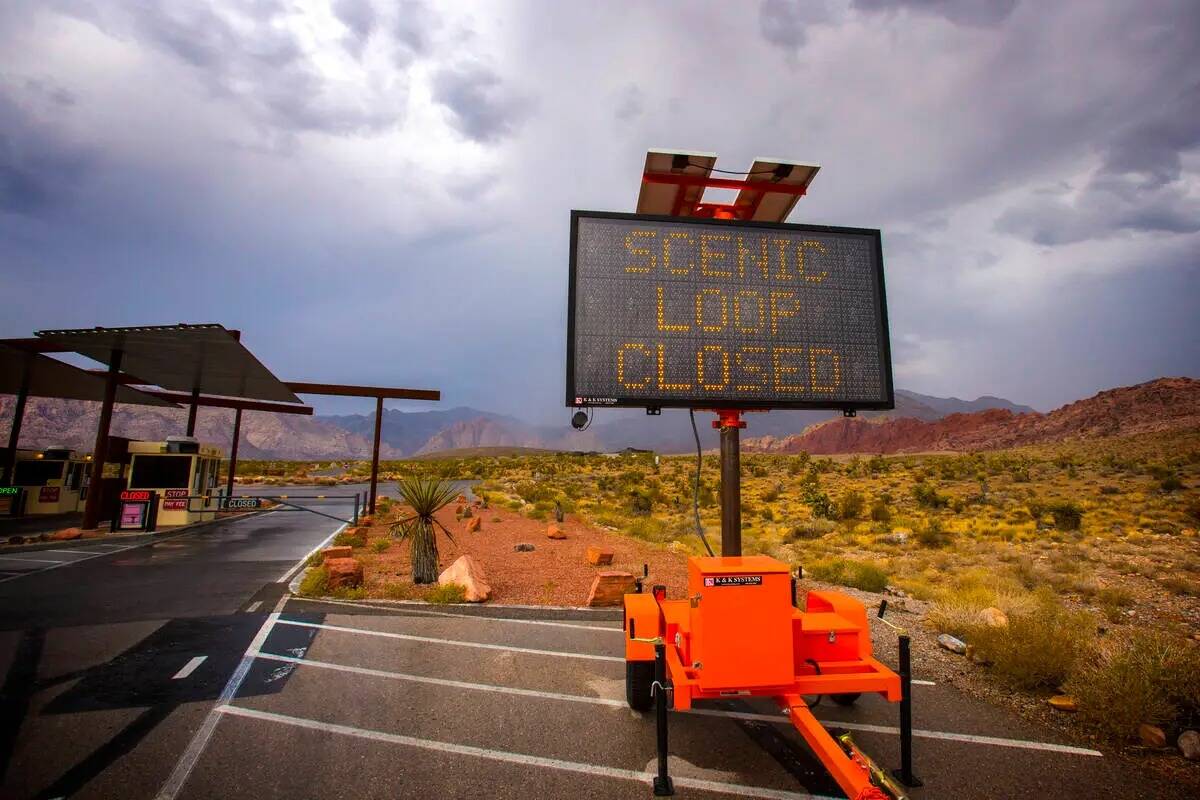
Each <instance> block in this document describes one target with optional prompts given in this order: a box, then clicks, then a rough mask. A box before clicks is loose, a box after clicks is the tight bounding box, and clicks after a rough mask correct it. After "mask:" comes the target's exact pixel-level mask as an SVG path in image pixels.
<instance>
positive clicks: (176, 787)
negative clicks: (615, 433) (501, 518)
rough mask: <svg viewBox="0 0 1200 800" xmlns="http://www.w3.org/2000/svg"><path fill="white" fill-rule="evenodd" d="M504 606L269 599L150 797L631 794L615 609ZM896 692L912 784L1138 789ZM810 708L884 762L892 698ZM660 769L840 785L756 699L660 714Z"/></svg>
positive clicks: (1109, 770)
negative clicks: (497, 611) (912, 728)
mask: <svg viewBox="0 0 1200 800" xmlns="http://www.w3.org/2000/svg"><path fill="white" fill-rule="evenodd" d="M510 613H512V614H516V613H523V614H525V615H526V616H525V618H515V617H497V616H494V614H489V615H483V614H472V613H462V612H457V611H453V612H451V611H437V610H432V609H428V608H409V609H396V608H392V609H387V610H378V609H375V608H371V607H369V606H368V605H365V604H358V605H354V604H331V603H315V602H309V601H304V600H296V599H287V598H283V599H281V601H280V604H279V611H278V612H277V613H273V614H271V615H270V616H269V617H268V618H267V619H266V620H265V621H264V623H263V625H262V627H261V628H260V630H259V631H258V633H257V635H256V636H255V639H254V641H253V642H252V643H251V646H250V647H249V648H248V649H247V653H246V656H245V659H244V662H243V669H242V673H243V674H244V679H242V680H239V677H240V676H239V675H238V674H236V673H235V675H234V678H233V679H232V680H231V682H230V684H229V685H227V686H226V690H225V693H224V696H225V698H226V699H225V700H224V701H223V702H220V703H218V705H216V706H215V707H214V709H213V710H212V712H211V713H210V715H209V718H208V720H206V725H205V726H204V727H202V728H201V729H200V731H199V733H198V734H197V735H196V737H195V738H194V739H193V740H192V742H191V745H190V746H189V748H188V750H187V752H186V753H185V754H184V756H183V757H182V758H181V759H180V761H179V762H178V764H177V766H176V767H175V770H174V772H173V774H172V776H171V777H170V779H169V780H168V781H167V785H166V788H165V790H164V792H163V793H162V794H161V795H160V797H164V798H170V797H183V798H201V797H209V796H212V795H213V794H214V793H221V792H228V793H243V794H252V795H255V796H313V795H316V794H320V795H322V796H325V795H329V796H335V797H342V796H344V797H380V798H383V797H396V796H398V795H400V794H407V793H409V792H412V793H414V794H416V793H420V794H422V795H431V796H441V797H467V796H473V795H476V794H478V793H486V794H488V795H490V796H496V797H513V798H518V797H574V796H583V795H587V796H589V797H597V798H607V797H613V798H633V797H646V796H648V795H649V791H650V790H649V786H648V782H649V776H650V774H651V772H652V770H653V768H654V758H655V740H654V723H653V717H652V715H645V716H643V715H640V714H637V713H635V712H632V711H630V710H629V709H628V708H627V707H626V705H625V702H624V665H623V660H622V645H621V634H620V627H619V625H620V623H619V621H615V620H597V619H594V618H588V619H562V618H558V619H552V618H547V616H548V615H539V616H536V617H532V618H530V617H529V616H528V615H527V612H517V611H513V612H510ZM914 691H915V692H917V694H916V695H915V698H916V720H917V722H916V727H917V728H918V734H917V737H916V752H917V761H916V767H917V773H918V775H919V776H920V777H921V778H922V779H923V780H924V781H925V788H923V789H918V790H915V791H914V792H913V797H915V798H922V797H1046V796H1051V795H1054V796H1060V797H1067V796H1080V797H1083V796H1097V794H1100V795H1103V794H1107V793H1110V792H1111V793H1112V794H1113V795H1120V796H1147V794H1146V793H1145V792H1144V791H1142V790H1141V789H1140V788H1138V787H1137V786H1136V784H1135V782H1134V779H1133V776H1130V775H1128V774H1127V773H1126V772H1123V771H1122V770H1120V769H1118V768H1117V765H1116V764H1115V763H1110V762H1108V761H1106V760H1105V759H1104V758H1103V757H1101V756H1100V754H1099V753H1097V752H1095V751H1091V750H1088V749H1084V748H1076V747H1071V746H1066V745H1059V744H1056V743H1054V742H1050V741H1046V740H1045V739H1044V736H1043V737H1039V736H1038V734H1037V733H1036V732H1035V731H1033V730H1030V729H1028V728H1026V727H1024V726H1022V725H1021V724H1019V723H1017V722H1015V721H1014V720H1011V719H1009V718H1007V717H1006V716H1005V715H1003V714H1002V713H1000V712H998V711H995V710H993V709H990V708H989V707H986V706H983V705H982V704H979V703H978V702H976V701H973V700H971V699H970V698H966V697H963V696H961V695H959V694H958V693H957V692H955V691H954V690H952V689H950V688H948V687H943V686H936V685H928V684H923V685H920V686H918V687H917V688H916V689H915V690H914ZM817 713H818V716H819V717H821V718H822V719H823V720H825V721H826V722H827V723H828V724H829V726H830V727H831V728H833V729H845V730H850V731H852V732H853V734H854V736H855V739H856V740H857V741H859V742H860V744H862V746H863V747H864V748H865V749H866V750H867V751H868V752H870V753H872V754H873V755H874V756H875V757H876V759H877V760H878V761H879V762H880V763H881V764H884V765H895V764H896V763H897V759H898V746H897V742H898V740H897V736H896V731H895V727H894V726H895V724H896V719H895V707H894V706H888V704H886V703H884V702H883V701H882V700H880V699H878V698H874V697H867V698H863V699H862V700H860V702H859V704H858V705H857V706H855V707H854V708H851V709H842V708H838V707H836V706H833V705H832V704H822V705H821V706H819V707H818V709H817ZM671 771H672V777H673V778H674V780H675V784H676V789H677V793H678V795H679V796H681V797H710V796H711V797H717V796H730V795H732V796H742V797H764V798H804V797H825V796H830V797H839V796H840V795H839V793H838V790H837V786H836V785H835V784H834V783H833V782H832V780H831V779H830V778H829V777H828V776H827V775H826V774H825V772H824V770H823V769H822V768H821V766H820V764H819V763H817V762H816V761H815V759H814V758H813V757H812V755H811V754H810V753H809V752H808V750H807V748H806V747H805V746H804V745H803V743H802V742H801V741H800V739H799V737H798V736H797V735H796V734H795V733H794V732H793V731H792V730H791V728H790V726H789V725H788V724H787V721H786V718H784V717H783V716H782V715H781V714H779V712H778V711H776V710H774V709H773V707H772V706H771V705H770V704H759V703H754V704H747V703H741V702H730V703H724V704H720V705H719V706H709V707H707V708H703V709H700V710H698V711H694V712H691V713H687V714H673V715H672V720H671ZM1068 775H1069V776H1071V780H1070V781H1069V782H1064V777H1065V776H1068ZM1122 787H1124V789H1122Z"/></svg>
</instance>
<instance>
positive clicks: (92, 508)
mask: <svg viewBox="0 0 1200 800" xmlns="http://www.w3.org/2000/svg"><path fill="white" fill-rule="evenodd" d="M121 356H122V352H121V351H120V350H113V351H112V360H111V361H110V362H109V363H108V375H107V377H106V378H105V380H104V402H103V405H101V406H100V424H99V425H98V426H96V444H95V446H93V447H92V479H91V482H90V483H89V484H88V496H87V501H86V503H85V504H84V506H83V523H82V525H81V527H82V528H83V529H84V530H95V529H96V524H97V523H98V522H99V521H100V519H99V517H100V481H101V480H103V478H104V463H105V462H106V461H107V460H108V429H109V427H110V426H111V425H112V412H113V402H114V401H115V400H116V397H117V383H118V381H117V378H118V375H119V374H120V372H121Z"/></svg>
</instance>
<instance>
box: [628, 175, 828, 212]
mask: <svg viewBox="0 0 1200 800" xmlns="http://www.w3.org/2000/svg"><path fill="white" fill-rule="evenodd" d="M642 181H643V182H645V183H662V184H668V185H672V186H678V187H680V188H683V187H685V186H703V187H704V188H705V189H738V190H741V189H754V190H758V192H759V195H758V197H756V198H755V199H754V202H753V203H752V204H750V205H748V206H739V205H736V204H734V203H704V202H696V203H693V204H692V206H691V208H689V209H687V210H688V211H689V212H690V213H689V214H688V216H693V217H716V218H718V219H751V218H752V217H753V216H754V213H755V212H756V211H758V206H759V203H761V202H762V198H763V195H764V194H765V193H767V192H772V193H775V194H794V195H798V196H800V197H803V196H804V195H806V194H808V187H806V186H792V185H789V184H785V183H775V182H773V181H752V180H732V179H729V178H713V177H711V176H709V177H704V176H701V175H677V174H665V173H661V172H643V173H642ZM683 195H684V192H676V194H675V203H674V205H673V206H672V207H671V216H673V217H677V216H679V215H680V214H682V213H683V211H684V208H683V204H684V199H683Z"/></svg>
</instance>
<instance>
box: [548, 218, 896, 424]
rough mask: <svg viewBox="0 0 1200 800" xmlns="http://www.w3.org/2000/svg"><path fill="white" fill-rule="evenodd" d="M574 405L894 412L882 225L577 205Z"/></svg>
mask: <svg viewBox="0 0 1200 800" xmlns="http://www.w3.org/2000/svg"><path fill="white" fill-rule="evenodd" d="M568 304H569V306H568V312H567V328H568V330H567V397H566V399H567V405H568V406H644V407H647V408H656V407H657V408H665V407H682V408H689V407H690V408H710V409H718V408H728V409H739V408H743V409H744V408H760V409H762V408H830V409H843V410H854V409H884V408H893V407H894V400H895V397H894V393H893V389H892V362H891V352H890V346H889V341H888V324H887V304H886V300H885V297H884V286H883V255H882V252H881V249H880V236H879V231H877V230H870V229H862V228H834V227H827V226H817V225H788V224H782V223H781V224H775V223H761V222H739V221H729V220H714V219H697V218H680V217H665V216H650V215H639V214H613V213H603V212H593V211H572V212H571V273H570V291H569V298H568Z"/></svg>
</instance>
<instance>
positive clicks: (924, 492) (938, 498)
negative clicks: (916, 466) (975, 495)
mask: <svg viewBox="0 0 1200 800" xmlns="http://www.w3.org/2000/svg"><path fill="white" fill-rule="evenodd" d="M912 496H913V499H914V500H916V501H917V505H919V506H921V507H922V508H945V507H946V506H948V505H949V504H950V499H949V498H948V497H946V496H945V495H943V494H938V490H937V488H936V487H934V486H933V485H932V484H929V483H925V482H924V481H918V482H917V483H914V484H913V487H912Z"/></svg>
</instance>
